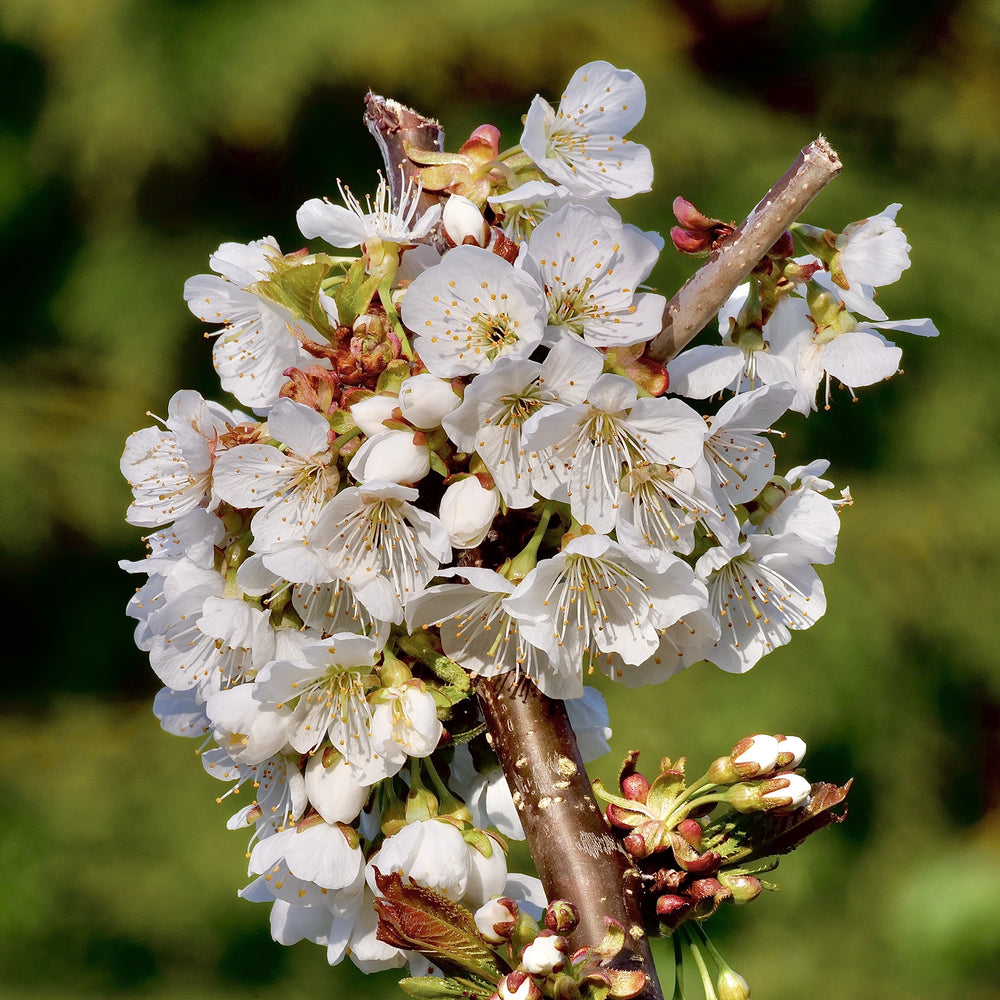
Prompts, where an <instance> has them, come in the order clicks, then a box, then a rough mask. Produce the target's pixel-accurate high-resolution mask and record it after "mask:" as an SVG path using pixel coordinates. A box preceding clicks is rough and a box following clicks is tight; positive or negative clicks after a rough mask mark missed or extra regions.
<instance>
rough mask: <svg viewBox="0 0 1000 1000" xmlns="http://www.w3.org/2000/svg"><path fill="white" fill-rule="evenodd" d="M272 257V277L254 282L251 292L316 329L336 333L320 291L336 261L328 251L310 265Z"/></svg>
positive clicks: (249, 289) (316, 257)
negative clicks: (328, 255)
mask: <svg viewBox="0 0 1000 1000" xmlns="http://www.w3.org/2000/svg"><path fill="white" fill-rule="evenodd" d="M271 260H272V274H271V277H270V278H266V279H265V280H263V281H256V282H254V284H252V285H250V286H249V287H248V289H247V291H250V292H253V293H254V295H259V296H260V297H261V298H263V299H268V300H270V301H271V302H277V303H278V305H281V306H284V307H285V308H286V309H287V310H289V312H291V313H292V314H293V315H295V316H297V317H299V318H300V319H304V320H305V321H306V322H307V323H309V324H310V325H311V326H312V327H314V328H315V329H316V330H319V331H320V332H322V333H324V334H326V335H328V336H332V334H333V332H334V330H333V327H332V326H331V325H330V320H329V318H328V317H327V315H326V311H325V310H324V309H323V306H322V305H321V304H320V301H319V293H320V291H321V290H322V285H323V281H324V279H325V278H326V277H327V275H328V274H329V273H330V271H331V270H332V269H333V261H331V260H330V258H329V257H327V256H326V254H313V255H312V256H311V258H310V260H309V263H307V264H299V263H296V261H295V260H294V258H293V259H292V260H289V259H288V258H287V257H274V258H271ZM338 305H339V303H338Z"/></svg>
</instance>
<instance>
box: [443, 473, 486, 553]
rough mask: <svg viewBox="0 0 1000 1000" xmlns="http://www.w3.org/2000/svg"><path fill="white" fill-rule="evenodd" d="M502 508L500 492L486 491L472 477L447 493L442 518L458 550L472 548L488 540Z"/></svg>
mask: <svg viewBox="0 0 1000 1000" xmlns="http://www.w3.org/2000/svg"><path fill="white" fill-rule="evenodd" d="M499 509H500V494H499V492H498V491H497V490H488V489H485V488H484V487H483V485H482V483H480V481H479V480H478V479H477V478H476V477H475V476H469V477H468V478H467V479H462V480H460V481H459V482H457V483H452V484H451V486H449V487H448V488H447V489H446V490H445V491H444V496H442V497H441V506H440V508H439V510H438V517H439V518H440V520H441V523H442V524H443V525H444V527H445V530H446V531H447V532H448V537H449V538H450V539H451V544H452V545H454V546H455V548H457V549H471V548H472V547H473V546H476V545H478V544H479V543H480V542H481V541H482V540H483V539H484V538H485V537H486V532H487V531H489V530H490V525H491V524H492V523H493V518H494V517H496V513H497V511H498V510H499Z"/></svg>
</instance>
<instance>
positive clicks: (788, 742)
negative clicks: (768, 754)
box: [776, 736, 806, 771]
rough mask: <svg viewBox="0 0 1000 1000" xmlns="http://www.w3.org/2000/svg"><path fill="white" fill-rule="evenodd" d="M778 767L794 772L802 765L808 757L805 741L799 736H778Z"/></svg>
mask: <svg viewBox="0 0 1000 1000" xmlns="http://www.w3.org/2000/svg"><path fill="white" fill-rule="evenodd" d="M776 738H777V740H778V767H780V768H781V769H782V770H783V771H786V770H787V771H793V770H795V768H797V767H798V766H799V764H801V763H802V758H803V757H805V755H806V744H805V740H800V739H799V738H798V736H778V737H776Z"/></svg>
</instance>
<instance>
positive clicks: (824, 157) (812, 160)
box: [646, 136, 841, 364]
mask: <svg viewBox="0 0 1000 1000" xmlns="http://www.w3.org/2000/svg"><path fill="white" fill-rule="evenodd" d="M840 167H841V163H840V158H839V157H838V156H837V153H836V151H835V150H834V149H833V148H832V147H831V146H830V144H829V143H828V142H827V141H826V139H825V138H823V136H819V138H817V139H814V140H813V141H812V142H811V143H809V145H808V146H806V147H805V149H803V150H802V152H800V153H799V155H798V157H797V158H796V160H795V162H794V163H793V164H792V165H791V166H790V167H789V168H788V170H786V171H785V173H784V175H783V176H782V177H781V179H780V180H779V181H778V182H777V183H776V184H775V185H774V187H772V188H771V190H770V191H768V192H767V194H766V195H764V197H763V199H762V200H761V201H760V203H759V204H758V205H757V207H756V208H755V209H754V210H753V211H752V212H751V213H750V214H749V215H748V216H747V219H746V221H745V222H744V223H743V225H741V226H740V227H739V228H738V229H737V230H736V232H734V233H733V234H732V236H730V237H728V238H727V239H725V240H724V241H722V243H721V245H720V246H719V247H718V248H717V249H715V250H714V251H713V252H712V255H711V257H710V258H709V259H708V261H707V263H705V264H703V265H702V266H701V267H700V268H699V269H698V270H697V271H696V272H695V273H694V274H693V275H692V276H691V278H690V279H689V280H688V281H687V283H686V284H685V285H684V287H683V288H682V289H681V290H680V291H679V292H678V293H677V294H676V295H675V296H674V297H673V298H672V299H671V300H670V301H669V302H668V303H667V304H666V307H665V308H664V310H663V329H662V331H661V332H660V333H659V335H658V336H656V337H654V338H653V340H651V341H650V342H649V345H648V346H647V347H646V354H647V356H649V357H651V358H652V359H653V360H654V361H659V362H660V363H661V364H666V363H667V362H668V361H670V359H671V358H674V357H676V356H677V355H678V354H679V353H680V352H681V351H682V350H683V349H684V348H685V347H686V346H687V345H688V344H689V343H690V342H691V341H692V340H694V338H695V337H696V336H697V335H698V334H699V333H700V332H701V331H702V330H703V329H704V327H705V325H706V324H707V323H708V322H709V320H711V319H712V317H713V316H715V315H716V314H717V313H718V311H719V310H720V309H721V308H722V306H723V305H725V302H726V299H728V298H729V296H730V295H731V294H732V293H733V291H734V289H735V288H736V287H737V285H739V284H740V282H741V281H743V279H744V278H746V277H747V275H748V274H749V273H750V272H751V271H752V270H753V269H754V268H755V267H756V266H757V264H758V263H759V262H760V261H761V259H762V258H763V257H764V255H765V254H766V253H767V251H768V250H770V249H771V247H772V246H774V244H775V242H776V241H777V239H778V237H779V236H781V234H782V233H783V232H784V231H785V230H786V229H787V228H788V227H789V226H790V225H791V224H792V223H793V222H794V221H795V220H796V219H797V218H798V217H799V216H800V215H801V214H802V212H803V211H805V209H806V206H807V205H808V204H809V202H811V201H812V200H813V198H815V197H816V195H817V194H819V192H820V191H821V190H822V189H823V188H824V187H825V186H826V185H827V184H829V183H830V181H832V180H833V178H834V177H836V176H837V174H839V173H840Z"/></svg>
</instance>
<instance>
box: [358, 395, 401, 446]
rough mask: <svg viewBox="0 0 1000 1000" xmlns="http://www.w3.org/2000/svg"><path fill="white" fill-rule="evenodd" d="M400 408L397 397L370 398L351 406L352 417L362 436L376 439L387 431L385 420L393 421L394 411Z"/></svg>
mask: <svg viewBox="0 0 1000 1000" xmlns="http://www.w3.org/2000/svg"><path fill="white" fill-rule="evenodd" d="M397 406H399V400H398V399H397V398H396V397H395V396H369V397H368V398H367V399H361V400H359V401H358V402H357V403H352V404H351V416H352V417H354V422H355V423H356V424H357V425H358V427H359V428H360V429H361V432H362V434H364V435H366V436H367V437H374V436H375V435H376V434H381V433H382V431H384V430H385V429H386V427H385V424H383V423H382V421H383V420H390V419H392V411H393V410H395V409H396V407H397Z"/></svg>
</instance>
